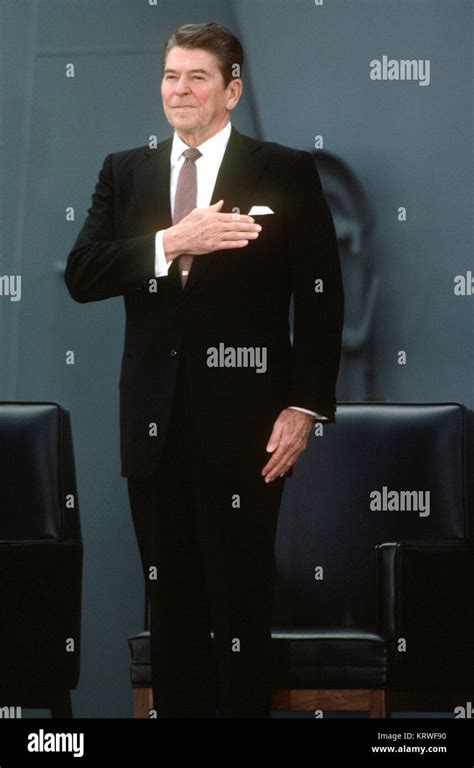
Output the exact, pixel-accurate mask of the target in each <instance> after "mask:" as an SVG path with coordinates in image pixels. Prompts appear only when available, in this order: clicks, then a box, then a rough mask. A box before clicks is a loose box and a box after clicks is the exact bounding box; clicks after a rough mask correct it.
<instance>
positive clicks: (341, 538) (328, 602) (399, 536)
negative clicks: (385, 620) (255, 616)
mask: <svg viewBox="0 0 474 768" xmlns="http://www.w3.org/2000/svg"><path fill="white" fill-rule="evenodd" d="M468 414H469V412H467V411H466V409H465V408H464V407H463V406H461V405H459V404H456V403H442V404H421V405H415V404H395V403H394V404H382V403H343V404H341V405H339V406H338V410H337V415H336V424H335V425H328V426H326V427H324V430H323V435H320V436H315V435H311V436H310V438H309V441H308V446H307V449H306V451H305V452H304V454H303V455H302V456H301V457H300V459H299V460H298V462H297V464H296V466H295V468H294V473H293V477H291V478H289V479H288V480H287V481H286V485H285V492H284V495H283V500H282V506H281V509H280V516H279V521H278V530H277V537H276V545H275V553H276V561H277V587H276V595H275V610H274V624H275V625H278V626H307V627H317V626H322V627H324V626H333V627H368V628H372V629H375V622H376V591H375V590H376V584H375V550H374V548H375V545H376V544H382V543H384V542H397V541H400V542H403V541H419V542H421V541H433V542H436V541H448V540H464V539H466V540H467V539H468V538H469V537H470V535H471V526H470V521H469V519H468V515H469V502H468V495H469V493H468V477H467V472H466V463H467V461H466V455H467V450H468V436H467V432H468V430H467V422H468ZM470 415H471V414H469V416H470Z"/></svg>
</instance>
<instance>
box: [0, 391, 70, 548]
mask: <svg viewBox="0 0 474 768" xmlns="http://www.w3.org/2000/svg"><path fill="white" fill-rule="evenodd" d="M80 538H81V531H80V523H79V504H78V497H77V488H76V476H75V467H74V454H73V446H72V438H71V425H70V418H69V412H68V411H67V410H65V409H64V408H63V407H62V406H60V405H59V404H58V403H50V402H37V403H35V402H0V541H34V540H40V539H77V540H79V539H80Z"/></svg>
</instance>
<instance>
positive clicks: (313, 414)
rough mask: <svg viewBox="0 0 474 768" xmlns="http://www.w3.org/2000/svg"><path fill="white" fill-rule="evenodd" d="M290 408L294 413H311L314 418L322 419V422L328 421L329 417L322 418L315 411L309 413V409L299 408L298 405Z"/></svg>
mask: <svg viewBox="0 0 474 768" xmlns="http://www.w3.org/2000/svg"><path fill="white" fill-rule="evenodd" d="M288 408H292V409H293V410H294V411H302V412H303V413H309V414H310V415H311V416H314V418H315V419H321V421H327V416H321V414H320V413H316V412H315V411H308V409H307V408H299V407H298V406H297V405H289V406H288Z"/></svg>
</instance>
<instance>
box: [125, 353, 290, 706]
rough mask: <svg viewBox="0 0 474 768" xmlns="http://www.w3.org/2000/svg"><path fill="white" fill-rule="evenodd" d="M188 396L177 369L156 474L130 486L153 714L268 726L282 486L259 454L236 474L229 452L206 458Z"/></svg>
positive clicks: (223, 450) (135, 480)
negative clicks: (146, 608)
mask: <svg viewBox="0 0 474 768" xmlns="http://www.w3.org/2000/svg"><path fill="white" fill-rule="evenodd" d="M189 397H190V392H189V385H188V380H187V375H186V369H185V362H184V359H181V361H180V365H179V368H178V373H177V381H176V386H175V392H174V399H173V405H172V412H171V416H170V422H169V426H168V431H167V435H166V440H165V445H164V450H163V455H162V459H161V462H160V466H159V468H158V469H157V472H156V476H154V475H153V476H149V477H148V476H147V477H145V478H133V477H129V478H128V492H129V499H130V506H131V512H132V516H133V521H134V526H135V533H136V537H137V542H138V546H139V550H140V555H141V560H142V565H143V569H144V575H145V579H148V583H149V595H150V613H151V626H150V636H151V637H150V644H151V666H152V685H153V700H154V707H155V709H156V710H157V715H158V717H207V718H212V717H214V718H215V717H219V718H226V717H230V718H234V717H270V712H271V687H272V686H271V667H272V665H271V624H272V609H273V599H274V588H275V556H274V541H275V533H276V527H277V521H278V513H279V507H280V502H281V496H282V493H283V488H284V483H285V478H278V479H276V480H274V481H273V482H271V483H268V484H267V483H265V482H264V479H263V477H262V476H261V474H260V473H261V469H262V467H263V466H264V464H265V463H266V461H268V458H269V456H270V454H268V453H267V452H266V451H265V446H261V450H259V451H257V454H255V452H253V453H252V451H250V449H249V455H250V454H251V455H252V456H254V457H255V455H257V459H255V458H253V459H251V460H247V459H246V456H245V450H243V451H242V454H243V455H242V461H241V462H239V463H238V464H236V462H235V446H231V445H230V444H229V446H225V445H223V446H218V450H217V451H216V452H215V453H214V454H213V455H214V459H212V458H210V457H209V456H206V455H204V454H203V450H202V447H201V445H200V441H199V433H198V430H197V428H196V426H195V425H194V424H193V419H192V413H191V408H190V400H189ZM231 407H232V403H229V408H231ZM151 439H152V438H151ZM229 447H230V448H231V449H232V450H228V448H229ZM217 456H218V457H219V459H217V458H215V457H217ZM226 457H227V458H228V459H229V461H226ZM230 457H233V458H232V460H230ZM150 566H155V568H156V578H153V576H154V570H153V568H152V569H151V571H150ZM150 575H151V576H152V578H149V577H150Z"/></svg>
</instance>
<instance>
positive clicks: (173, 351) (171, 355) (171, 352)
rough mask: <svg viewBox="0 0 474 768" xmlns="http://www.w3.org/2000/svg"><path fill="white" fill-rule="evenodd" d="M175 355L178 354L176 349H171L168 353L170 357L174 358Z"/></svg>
mask: <svg viewBox="0 0 474 768" xmlns="http://www.w3.org/2000/svg"><path fill="white" fill-rule="evenodd" d="M177 354H178V350H177V349H172V350H171V351H170V357H176V355H177Z"/></svg>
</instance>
